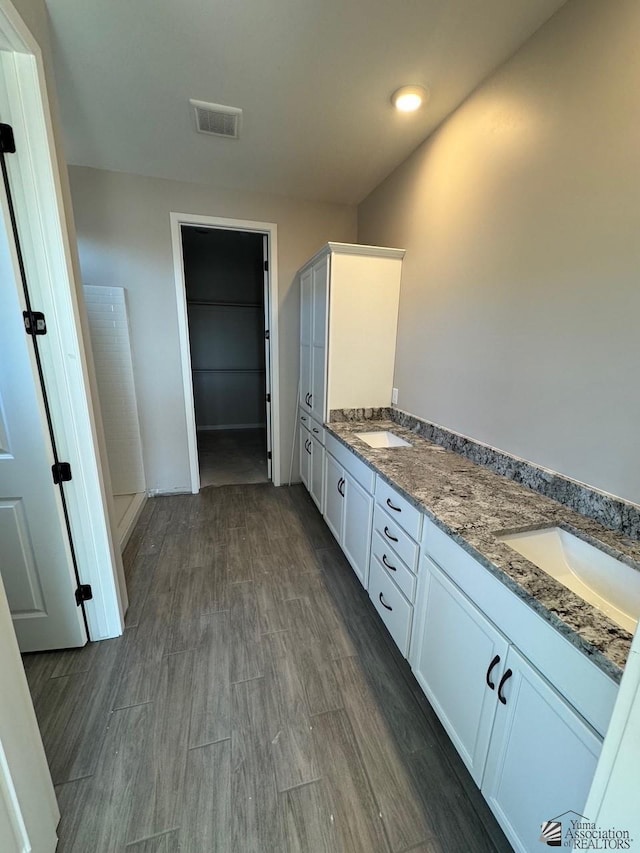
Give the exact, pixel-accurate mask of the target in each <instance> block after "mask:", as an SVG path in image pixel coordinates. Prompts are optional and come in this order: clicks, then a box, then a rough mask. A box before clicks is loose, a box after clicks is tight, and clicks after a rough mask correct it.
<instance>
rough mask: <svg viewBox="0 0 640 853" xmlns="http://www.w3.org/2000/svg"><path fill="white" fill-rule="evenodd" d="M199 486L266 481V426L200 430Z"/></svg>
mask: <svg viewBox="0 0 640 853" xmlns="http://www.w3.org/2000/svg"><path fill="white" fill-rule="evenodd" d="M198 465H199V469H200V486H201V488H204V487H205V486H228V485H237V484H239V483H266V482H267V481H268V479H269V478H268V476H267V431H266V429H225V430H200V431H199V432H198Z"/></svg>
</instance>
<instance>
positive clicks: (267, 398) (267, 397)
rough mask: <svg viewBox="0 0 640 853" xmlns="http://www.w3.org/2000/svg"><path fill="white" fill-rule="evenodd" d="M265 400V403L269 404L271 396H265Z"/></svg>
mask: <svg viewBox="0 0 640 853" xmlns="http://www.w3.org/2000/svg"><path fill="white" fill-rule="evenodd" d="M265 399H266V401H267V403H270V402H271V394H266V395H265Z"/></svg>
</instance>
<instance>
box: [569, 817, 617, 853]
mask: <svg viewBox="0 0 640 853" xmlns="http://www.w3.org/2000/svg"><path fill="white" fill-rule="evenodd" d="M570 823H571V826H570V828H569V829H567V831H566V832H565V834H564V844H563V846H564V847H573V848H574V849H575V850H630V849H631V844H632V843H633V839H632V838H630V837H629V830H628V829H615V827H614V828H613V829H598V827H597V826H596V825H595V823H591V822H590V821H586V820H572V821H570Z"/></svg>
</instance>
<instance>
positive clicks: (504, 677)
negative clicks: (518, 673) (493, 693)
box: [498, 669, 513, 705]
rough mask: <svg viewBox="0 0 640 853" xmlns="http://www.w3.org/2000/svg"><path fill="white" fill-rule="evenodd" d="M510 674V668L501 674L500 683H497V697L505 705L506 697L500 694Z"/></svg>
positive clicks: (511, 673)
mask: <svg viewBox="0 0 640 853" xmlns="http://www.w3.org/2000/svg"><path fill="white" fill-rule="evenodd" d="M512 675H513V671H512V670H510V669H508V670H507V671H506V672H505V674H504V675H503V676H502V678H501V679H500V684H499V685H498V699H499V700H500V701H501V702H502V704H503V705H506V704H507V700H506V699H505V698H504V696H503V695H502V688H503V687H504V685H505V683H506V681H507V680H508V679H509V678H511V676H512Z"/></svg>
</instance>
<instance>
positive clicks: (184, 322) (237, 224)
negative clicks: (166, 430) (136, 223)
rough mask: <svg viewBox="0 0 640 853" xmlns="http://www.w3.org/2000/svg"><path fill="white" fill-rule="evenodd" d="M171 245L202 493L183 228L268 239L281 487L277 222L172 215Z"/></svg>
mask: <svg viewBox="0 0 640 853" xmlns="http://www.w3.org/2000/svg"><path fill="white" fill-rule="evenodd" d="M169 216H170V220H171V243H172V246H173V271H174V276H175V282H176V306H177V310H178V334H179V338H180V360H181V365H182V384H183V388H184V407H185V418H186V423H187V448H188V453H189V469H190V473H191V491H192V492H193V494H197V493H198V492H199V491H200V471H199V469H198V443H197V429H196V419H195V412H194V403H193V384H192V379H191V350H190V346H189V323H188V319H187V293H186V286H185V280H184V262H183V257H182V236H181V233H180V226H181V225H201V226H206V227H209V228H218V229H228V230H230V231H254V232H256V233H258V234H266V235H267V237H268V239H269V267H270V269H269V306H268V312H269V316H268V318H267V321H268V323H269V346H270V353H271V453H272V468H271V470H272V477H273V484H274V486H279V485H280V406H279V400H280V377H279V371H278V367H279V362H278V226H277V225H276V224H275V223H274V222H253V221H250V220H245V219H227V218H224V217H219V216H203V215H201V214H194V213H173V212H172V213H170V214H169Z"/></svg>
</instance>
